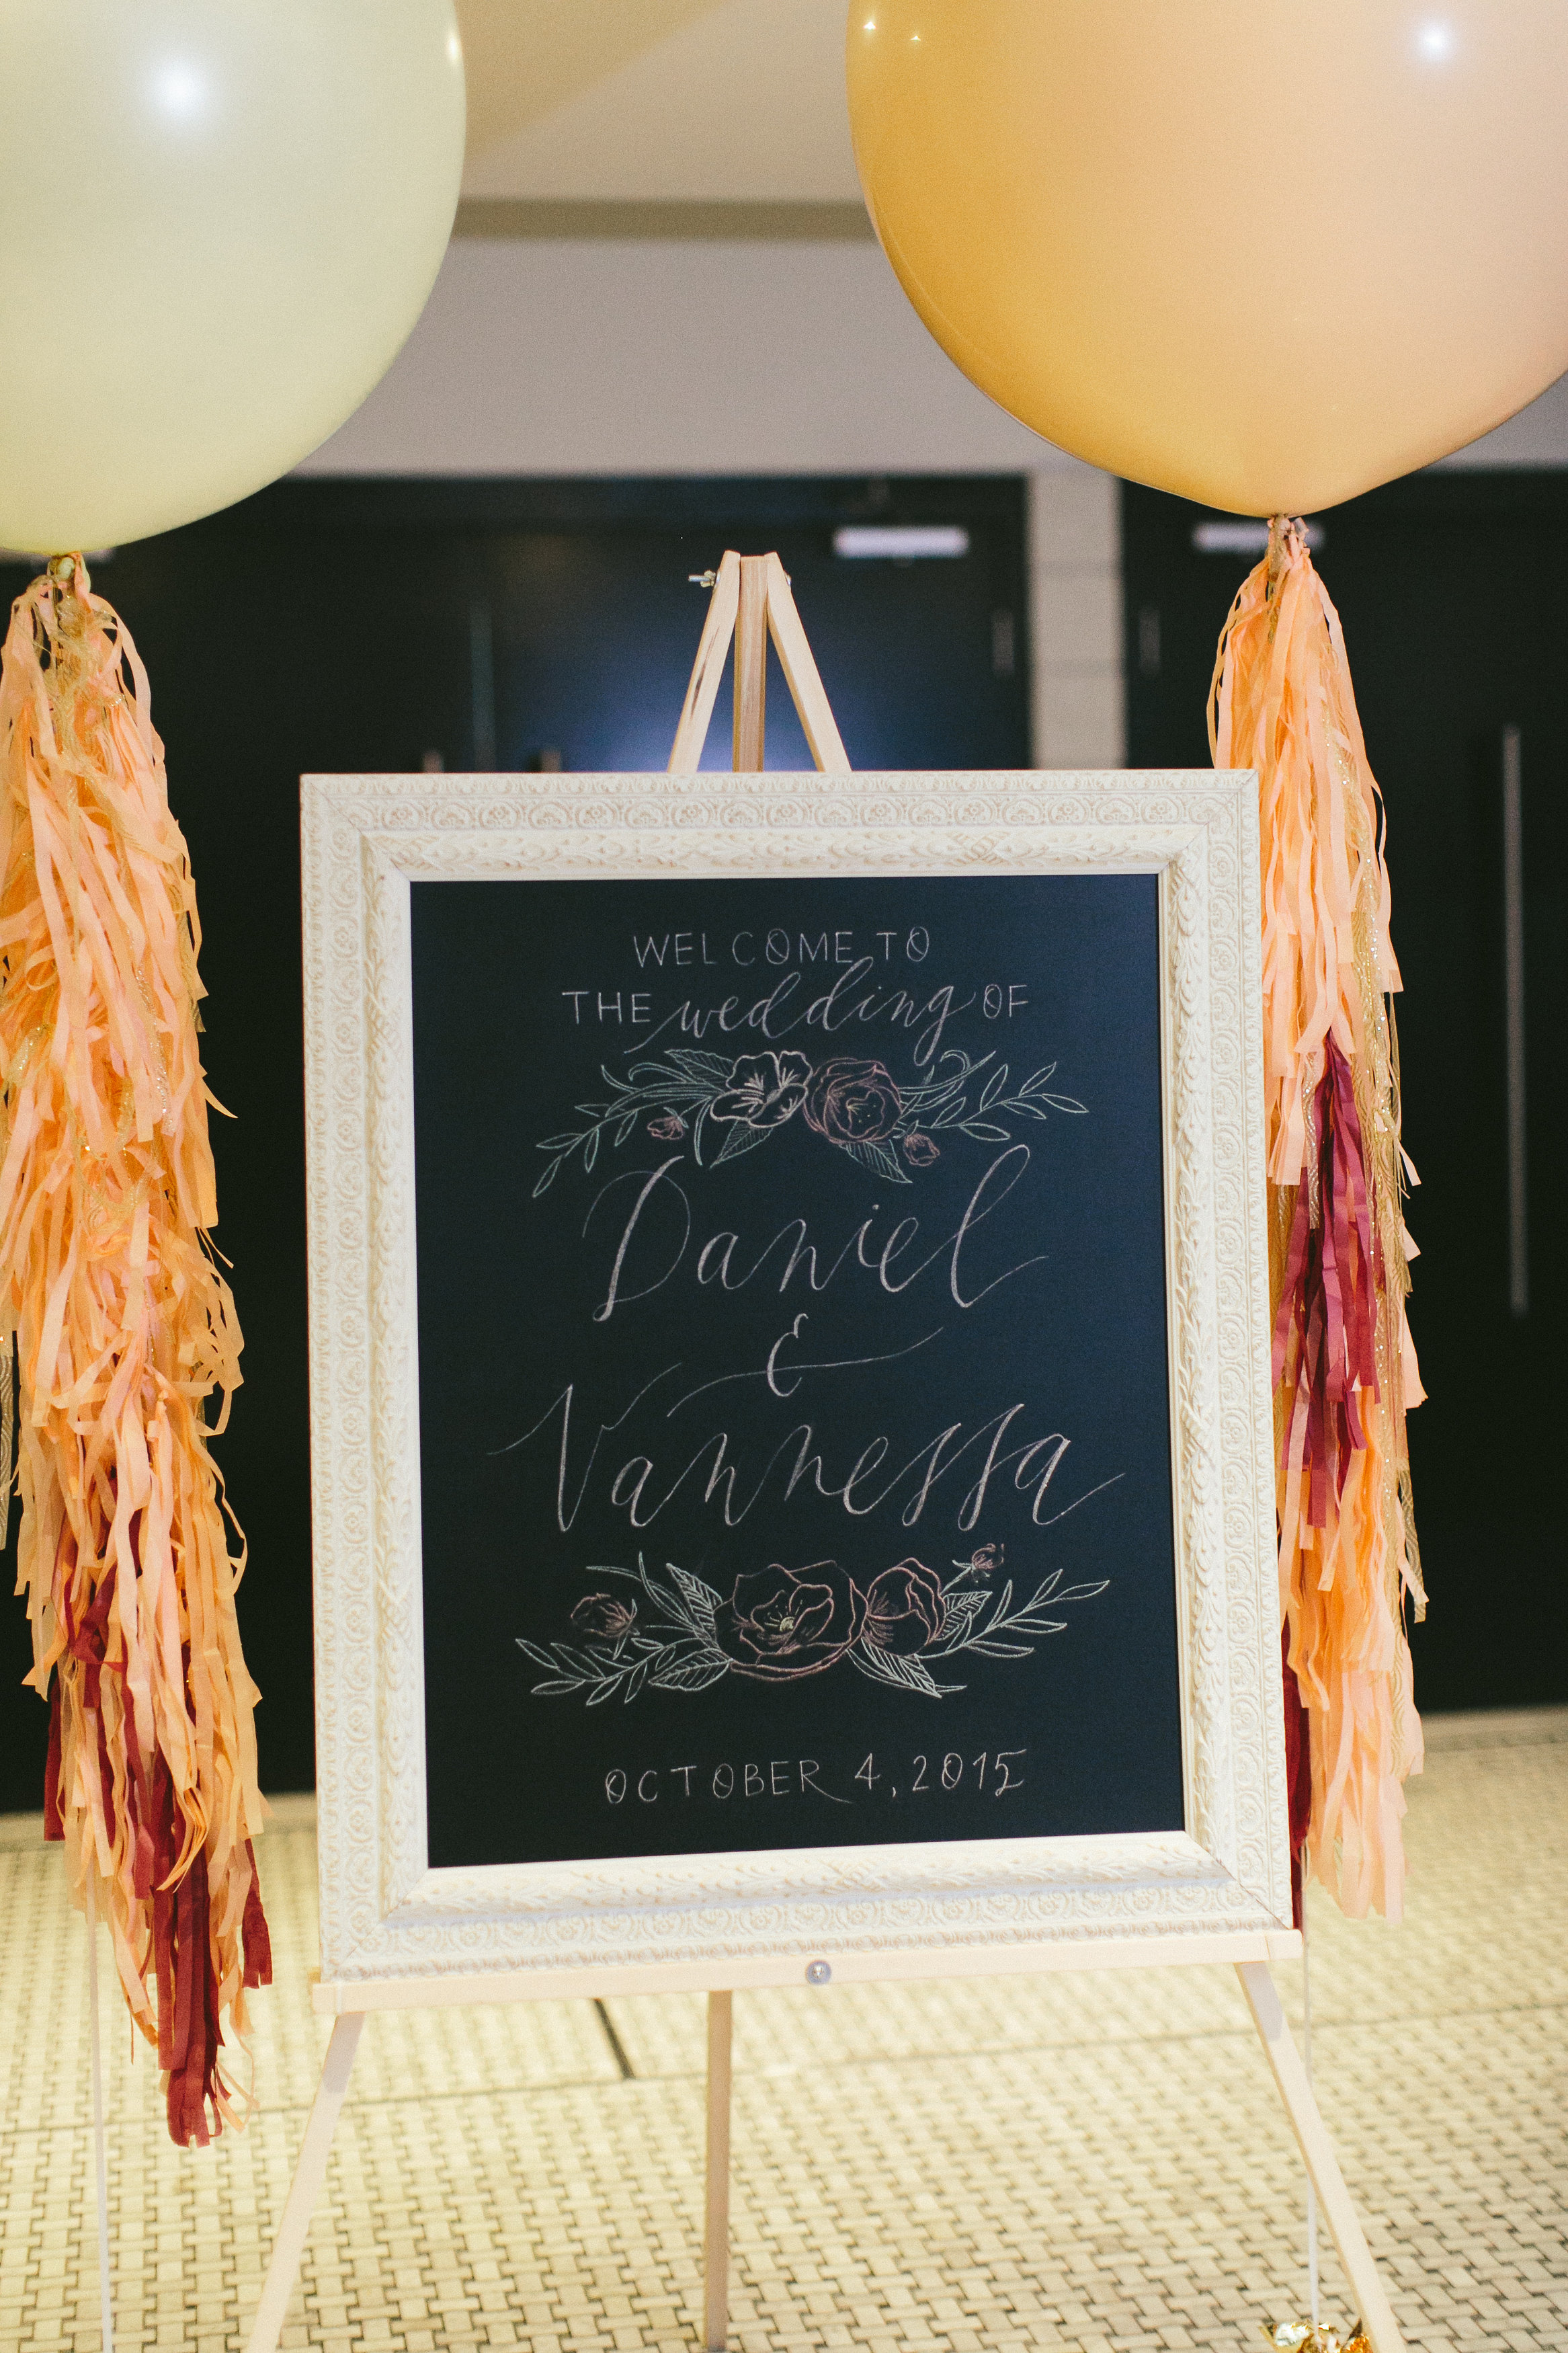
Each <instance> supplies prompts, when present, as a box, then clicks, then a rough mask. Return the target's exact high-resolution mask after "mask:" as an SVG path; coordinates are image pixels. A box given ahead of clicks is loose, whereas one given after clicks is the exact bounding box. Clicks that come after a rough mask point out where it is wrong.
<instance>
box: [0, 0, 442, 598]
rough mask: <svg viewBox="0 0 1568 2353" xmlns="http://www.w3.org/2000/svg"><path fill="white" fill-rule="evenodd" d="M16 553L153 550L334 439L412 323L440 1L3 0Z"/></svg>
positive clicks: (3, 399)
mask: <svg viewBox="0 0 1568 2353" xmlns="http://www.w3.org/2000/svg"><path fill="white" fill-rule="evenodd" d="M0 88H3V89H4V90H5V126H6V127H5V140H4V142H3V143H0V317H3V318H4V319H5V322H6V324H5V337H4V340H3V342H0V541H4V542H5V543H6V544H7V545H9V546H11V547H13V548H25V549H29V550H34V551H39V552H42V553H46V554H52V553H57V552H59V551H62V550H65V549H69V548H78V547H88V546H103V545H107V544H110V543H114V542H116V541H120V540H127V539H137V538H140V537H142V535H143V534H144V533H148V532H154V531H165V530H168V529H169V528H170V527H171V526H172V525H174V524H175V523H181V522H190V521H191V520H192V519H193V518H194V517H195V516H197V515H203V514H210V513H211V512H213V510H214V509H215V508H216V507H221V506H226V505H227V504H228V503H229V501H231V500H234V499H237V498H242V497H244V496H245V494H246V493H247V491H254V490H257V489H258V488H259V487H260V485H261V484H262V483H263V482H268V481H270V480H272V479H273V478H274V476H276V475H278V474H281V473H285V472H287V470H288V469H289V467H290V466H292V465H294V464H295V463H296V462H297V460H298V459H300V458H302V457H304V456H305V455H306V454H307V452H308V451H309V450H310V449H313V448H315V447H316V446H317V444H318V443H319V442H321V441H323V440H325V438H326V437H327V435H328V434H329V433H331V432H332V431H333V430H334V429H335V427H338V426H339V425H341V424H342V421H343V419H344V418H345V417H348V416H350V415H351V414H352V412H353V410H354V409H355V408H356V407H357V406H358V405H359V403H360V402H361V401H362V400H363V397H364V396H365V394H366V393H367V392H368V391H369V390H370V388H371V386H372V385H374V383H375V382H376V380H377V378H378V377H379V376H380V375H382V374H383V373H384V370H385V369H386V367H387V365H388V364H389V363H390V361H391V360H392V358H393V355H394V353H395V352H396V351H397V349H398V346H399V345H400V344H401V343H402V342H403V341H404V338H405V336H406V335H407V333H408V331H409V329H410V328H411V327H412V326H413V324H414V322H415V320H416V318H417V317H418V315H419V312H420V311H421V310H422V308H423V307H424V304H425V300H426V296H427V295H428V293H429V291H430V288H431V285H432V283H433V282H434V280H435V276H436V272H437V269H438V268H439V267H440V262H441V256H442V253H443V251H444V250H445V248H446V244H447V236H448V234H449V233H450V229H451V225H452V215H453V212H454V209H455V207H456V205H457V199H458V181H459V178H460V175H461V172H462V161H463V125H464V94H463V56H462V47H461V45H460V43H459V40H458V27H457V21H456V18H455V16H454V15H453V9H452V0H69V5H68V6H64V7H56V6H52V5H44V0H0Z"/></svg>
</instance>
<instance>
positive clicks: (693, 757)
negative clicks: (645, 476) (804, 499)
mask: <svg viewBox="0 0 1568 2353" xmlns="http://www.w3.org/2000/svg"><path fill="white" fill-rule="evenodd" d="M693 577H694V578H699V579H700V583H701V585H703V586H707V585H708V583H709V582H711V584H712V589H713V600H712V602H711V604H710V606H709V607H708V618H707V619H706V621H704V623H703V625H702V636H701V639H700V643H699V645H698V648H697V659H696V661H695V663H694V664H693V665H692V670H691V683H690V685H689V687H688V688H687V690H686V701H685V702H684V703H683V704H682V705H681V709H680V724H679V727H678V728H677V729H676V731H675V749H674V750H673V751H672V752H671V754H670V755H669V773H670V775H671V776H687V775H689V774H690V772H691V771H692V770H693V769H694V768H695V767H696V765H697V763H698V762H699V760H700V758H701V757H702V746H703V744H705V743H706V742H707V740H708V723H709V721H710V719H711V718H712V716H713V704H714V702H715V700H716V698H717V696H718V692H719V681H720V678H721V675H722V672H723V668H724V656H725V654H726V653H727V652H728V651H729V647H730V640H731V638H734V640H735V750H734V757H733V759H732V761H731V766H732V767H733V768H734V770H735V772H736V774H737V775H742V774H744V775H747V776H754V775H756V774H757V773H758V772H759V771H760V770H761V768H762V765H763V735H764V732H765V721H766V712H767V678H768V638H769V637H770V636H771V637H772V638H773V645H774V647H775V649H777V652H778V658H779V662H780V666H781V667H782V669H783V670H784V678H785V680H786V681H787V682H788V686H789V691H790V693H791V694H792V695H793V697H794V698H795V709H796V711H797V712H799V713H800V723H801V726H802V727H803V728H804V729H805V740H806V742H807V744H809V745H810V746H811V756H812V758H813V759H814V760H815V761H816V765H817V767H818V769H819V770H822V771H823V772H825V773H826V774H831V775H833V776H847V774H848V773H849V763H848V761H847V758H846V757H845V754H844V745H843V743H842V742H841V740H840V738H839V733H838V729H837V725H836V724H835V722H834V717H833V713H832V712H831V710H830V709H829V708H828V702H827V697H826V694H825V693H824V692H823V688H822V681H821V679H820V678H818V676H817V674H816V662H815V661H813V659H812V658H811V648H810V647H809V646H808V645H807V644H806V641H805V630H804V629H803V628H801V625H800V615H799V614H798V613H797V612H796V611H795V598H794V597H793V596H791V595H790V593H789V575H788V574H787V573H786V572H785V570H784V565H782V564H781V563H780V562H779V560H778V557H777V556H776V555H737V554H736V553H735V551H734V549H733V548H732V547H731V548H729V549H727V550H726V552H725V555H724V560H723V562H722V563H721V565H720V566H719V569H718V571H717V572H715V573H711V574H702V575H693Z"/></svg>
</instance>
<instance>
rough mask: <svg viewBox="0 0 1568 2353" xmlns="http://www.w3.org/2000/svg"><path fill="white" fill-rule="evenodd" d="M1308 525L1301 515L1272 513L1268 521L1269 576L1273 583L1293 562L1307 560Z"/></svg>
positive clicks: (1287, 570)
mask: <svg viewBox="0 0 1568 2353" xmlns="http://www.w3.org/2000/svg"><path fill="white" fill-rule="evenodd" d="M1307 560H1309V559H1308V555H1307V526H1306V524H1305V523H1304V522H1302V520H1301V518H1300V515H1284V514H1277V515H1271V516H1270V517H1269V521H1268V578H1269V581H1270V583H1271V584H1272V583H1273V582H1274V581H1276V580H1278V579H1279V575H1280V574H1281V573H1282V572H1289V569H1290V566H1291V565H1293V564H1300V563H1302V562H1304V561H1307Z"/></svg>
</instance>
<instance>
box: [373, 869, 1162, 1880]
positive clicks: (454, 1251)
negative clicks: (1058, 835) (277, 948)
mask: <svg viewBox="0 0 1568 2353" xmlns="http://www.w3.org/2000/svg"><path fill="white" fill-rule="evenodd" d="M412 904H413V978H414V1071H415V1119H416V1190H417V1205H418V1206H417V1217H418V1300H419V1395H420V1463H421V1479H422V1493H423V1543H424V1602H425V1671H426V1777H427V1788H428V1805H429V1856H430V1862H431V1863H432V1865H434V1866H437V1867H439V1866H443V1865H458V1864H479V1863H503V1862H544V1861H565V1860H571V1859H574V1858H582V1859H586V1858H589V1857H604V1856H628V1857H629V1856H643V1855H663V1854H678V1853H691V1852H722V1851H730V1850H736V1849H775V1848H788V1847H801V1846H859V1845H865V1844H876V1843H884V1842H888V1841H914V1840H921V1841H929V1840H946V1839H973V1838H1002V1837H1005V1838H1018V1837H1037V1836H1060V1835H1066V1834H1071V1833H1088V1832H1106V1831H1161V1830H1174V1829H1179V1828H1180V1827H1181V1826H1182V1822H1183V1787H1182V1767H1181V1742H1180V1721H1179V1695H1178V1680H1177V1651H1176V1624H1175V1591H1174V1562H1173V1538H1172V1488H1171V1438H1170V1396H1169V1379H1168V1373H1167V1351H1166V1312H1165V1271H1164V1232H1163V1177H1162V1154H1161V1051H1160V1027H1159V995H1158V912H1157V904H1156V884H1155V881H1154V880H1153V878H1152V877H1149V876H1140V875H1121V874H1091V875H1084V876H1055V875H1053V876H1007V875H1001V876H998V875H987V876H984V877H974V878H963V879H956V878H955V879H949V878H936V879H933V878H931V877H924V878H920V879H908V880H896V879H895V880H884V879H874V880H857V879H847V878H846V879H839V878H834V879H823V880H810V881H801V880H792V881H767V880H747V881H698V882H692V881H644V880H627V881H482V882H481V881H458V882H445V881H442V882H416V883H414V884H413V885H412Z"/></svg>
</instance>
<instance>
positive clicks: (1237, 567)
mask: <svg viewBox="0 0 1568 2353" xmlns="http://www.w3.org/2000/svg"><path fill="white" fill-rule="evenodd" d="M1205 520H1208V521H1210V522H1214V521H1217V520H1219V518H1214V517H1205V511H1204V510H1202V509H1200V508H1196V507H1192V506H1188V505H1187V504H1186V503H1185V502H1184V501H1181V500H1177V499H1170V498H1165V497H1163V496H1162V495H1161V494H1160V493H1159V492H1157V491H1142V490H1136V489H1131V488H1129V489H1127V490H1126V491H1125V492H1124V494H1123V509H1122V521H1123V561H1124V577H1125V594H1126V658H1127V671H1128V680H1129V688H1128V723H1129V758H1130V760H1131V762H1132V764H1133V765H1137V766H1149V765H1163V764H1166V763H1179V764H1187V763H1194V764H1206V762H1207V759H1208V743H1207V736H1206V733H1205V716H1204V714H1205V701H1206V697H1207V693H1208V689H1209V680H1210V675H1211V672H1212V670H1213V667H1214V658H1215V640H1216V639H1217V638H1218V635H1219V630H1220V628H1221V625H1222V623H1223V622H1224V619H1225V616H1226V608H1227V607H1228V605H1229V602H1230V599H1231V597H1232V596H1233V595H1234V594H1235V592H1236V589H1237V587H1238V586H1239V585H1240V583H1241V580H1242V578H1243V576H1244V575H1245V573H1246V572H1247V570H1248V569H1249V568H1250V565H1251V564H1252V562H1254V561H1255V560H1256V558H1255V557H1254V556H1250V555H1247V554H1228V555H1227V554H1205V553H1203V552H1201V551H1200V549H1199V548H1198V547H1196V546H1195V545H1194V531H1195V529H1196V528H1197V526H1198V525H1199V524H1201V523H1202V522H1205ZM1226 520H1232V519H1226ZM1316 521H1317V522H1318V524H1319V526H1320V528H1321V531H1322V533H1323V539H1322V544H1321V547H1320V548H1319V549H1318V550H1317V552H1316V555H1315V561H1316V563H1317V565H1318V568H1319V571H1320V572H1321V575H1322V578H1323V581H1324V583H1325V585H1326V586H1327V588H1328V591H1329V594H1330V595H1331V597H1332V598H1333V599H1334V601H1335V603H1336V604H1337V606H1338V607H1339V610H1340V614H1341V617H1342V620H1343V623H1344V628H1345V637H1346V642H1347V646H1348V649H1349V653H1350V661H1351V670H1352V675H1353V678H1354V681H1355V686H1356V693H1357V700H1358V702H1359V706H1360V710H1361V716H1362V723H1363V729H1364V732H1365V735H1366V742H1367V749H1368V753H1369V754H1370V756H1371V760H1372V765H1373V772H1374V774H1375V775H1376V776H1377V778H1378V781H1379V783H1380V785H1381V786H1382V787H1383V792H1384V800H1385V803H1386V807H1387V812H1388V862H1389V870H1390V874H1391V877H1392V881H1393V892H1394V952H1395V955H1397V957H1398V959H1399V963H1400V965H1401V968H1402V972H1403V976H1404V981H1405V989H1404V993H1403V995H1402V996H1401V997H1399V998H1398V999H1397V1015H1398V1027H1399V1044H1400V1054H1401V1071H1402V1076H1403V1083H1404V1097H1405V1123H1404V1133H1405V1145H1406V1147H1407V1149H1408V1151H1409V1153H1410V1155H1411V1156H1412V1158H1413V1159H1414V1161H1415V1166H1416V1167H1417V1168H1418V1170H1419V1171H1420V1174H1421V1178H1422V1182H1421V1186H1420V1189H1419V1190H1418V1191H1416V1192H1415V1193H1414V1194H1413V1196H1412V1198H1411V1200H1410V1203H1409V1205H1408V1208H1407V1211H1406V1215H1407V1219H1408V1222H1409V1224H1410V1226H1411V1228H1412V1229H1413V1231H1414V1234H1415V1240H1416V1242H1417V1244H1418V1246H1419V1249H1420V1250H1421V1253H1422V1255H1421V1257H1420V1258H1419V1259H1418V1260H1417V1261H1416V1262H1415V1270H1414V1272H1415V1294H1414V1297H1413V1300H1412V1302H1411V1324H1412V1328H1413V1330H1414V1333H1415V1342H1416V1346H1417V1349H1418V1351H1419V1354H1420V1359H1421V1368H1422V1374H1423V1377H1424V1379H1425V1382H1426V1388H1427V1390H1428V1392H1429V1398H1428V1401H1427V1403H1426V1404H1425V1405H1423V1406H1422V1407H1421V1408H1420V1409H1419V1411H1418V1412H1416V1413H1415V1414H1413V1415H1412V1417H1411V1421H1410V1450H1411V1461H1412V1467H1413V1472H1414V1477H1415V1504H1416V1518H1417V1525H1418V1527H1419V1530H1420V1535H1421V1540H1422V1548H1423V1554H1424V1559H1425V1565H1426V1581H1427V1586H1428V1589H1429V1592H1430V1594H1431V1601H1432V1608H1431V1615H1430V1617H1429V1619H1428V1620H1427V1621H1426V1624H1425V1625H1424V1626H1422V1627H1419V1628H1417V1629H1415V1631H1414V1633H1413V1636H1412V1643H1413V1648H1414V1653H1415V1673H1416V1692H1417V1697H1418V1699H1419V1700H1420V1701H1421V1702H1422V1704H1425V1705H1426V1706H1429V1707H1435V1708H1453V1707H1475V1706H1497V1705H1522V1704H1530V1703H1534V1702H1542V1701H1560V1700H1563V1699H1565V1698H1568V1609H1565V1604H1564V1588H1565V1582H1568V1580H1565V1577H1564V1571H1565V1568H1568V1559H1565V1556H1564V1554H1565V1547H1564V1540H1563V1524H1562V1517H1561V1514H1560V1511H1559V1507H1558V1499H1557V1495H1556V1470H1557V1465H1558V1460H1559V1450H1560V1448H1561V1445H1562V1437H1561V1424H1562V1417H1563V1401H1564V1386H1563V1370H1562V1357H1561V1353H1560V1345H1561V1334H1562V1332H1563V1318H1564V1312H1565V1309H1568V1263H1565V1256H1568V1253H1565V1248H1564V1238H1563V1218H1562V1216H1561V1215H1560V1213H1559V1209H1558V1206H1557V1205H1558V1196H1559V1194H1560V1191H1561V1187H1562V1183H1563V1176H1562V1171H1563V1155H1564V1146H1565V1145H1568V1134H1565V1132H1564V1130H1565V1124H1568V1121H1565V1112H1564V1104H1565V1103H1568V927H1565V923H1564V914H1565V907H1564V896H1565V887H1568V886H1565V882H1564V872H1565V860H1568V586H1565V585H1564V580H1563V571H1562V567H1561V566H1560V565H1558V563H1557V562H1556V557H1555V549H1556V547H1557V545H1558V543H1559V542H1560V539H1561V536H1562V533H1563V525H1564V523H1565V522H1568V474H1563V473H1550V474H1547V473H1541V474H1532V473H1487V474H1463V473H1457V474H1426V475H1418V476H1415V478H1413V479H1412V480H1409V481H1405V482H1399V483H1395V484H1393V485H1391V486H1390V487H1389V488H1387V489H1385V490H1383V491H1374V492H1373V494H1372V495H1371V496H1369V497H1367V498H1363V499H1357V500H1355V501H1352V502H1351V503H1350V504H1349V505H1347V506H1343V507H1338V508H1335V509H1334V510H1332V512H1330V513H1328V514H1326V515H1323V516H1321V517H1319V518H1316ZM1509 725H1514V726H1517V727H1518V728H1519V730H1520V734H1521V776H1522V788H1523V828H1524V861H1525V863H1524V879H1525V898H1524V937H1525V1014H1526V1020H1525V1039H1526V1101H1527V1116H1528V1199H1529V1247H1528V1277H1529V1294H1528V1307H1527V1310H1526V1312H1525V1313H1523V1314H1516V1313H1514V1312H1513V1311H1512V1308H1511V1307H1510V1251H1509V1202H1508V1153H1507V1106H1506V1093H1505V1068H1504V963H1503V915H1502V907H1503V860H1502V737H1503V730H1504V728H1505V727H1507V726H1509Z"/></svg>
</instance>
